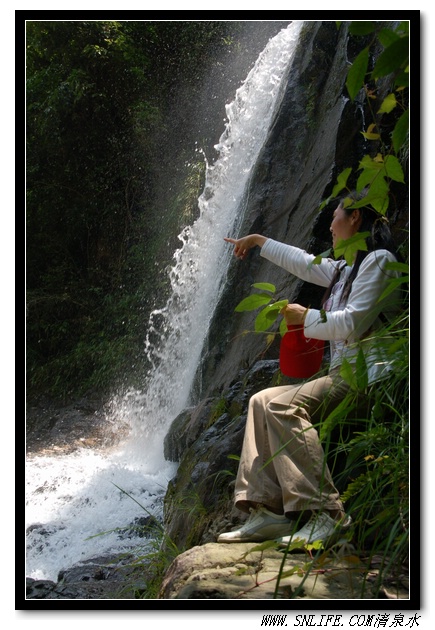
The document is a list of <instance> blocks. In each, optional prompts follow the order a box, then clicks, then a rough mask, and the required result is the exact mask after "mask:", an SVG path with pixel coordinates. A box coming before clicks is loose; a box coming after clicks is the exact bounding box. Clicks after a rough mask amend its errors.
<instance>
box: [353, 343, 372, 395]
mask: <svg viewBox="0 0 435 630" xmlns="http://www.w3.org/2000/svg"><path fill="white" fill-rule="evenodd" d="M355 374H356V383H357V387H358V389H359V390H360V391H362V392H363V391H365V390H366V389H367V386H368V384H369V378H368V374H367V364H366V359H365V356H364V352H363V351H362V349H360V350H359V352H358V355H357V357H356V362H355Z"/></svg>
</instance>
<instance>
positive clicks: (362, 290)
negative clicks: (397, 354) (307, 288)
mask: <svg viewBox="0 0 435 630" xmlns="http://www.w3.org/2000/svg"><path fill="white" fill-rule="evenodd" d="M261 256H263V257H264V258H266V259H267V260H270V261H271V262H273V263H275V264H276V265H278V266H279V267H282V268H283V269H285V270H286V271H289V272H290V273H292V274H293V275H295V276H297V277H298V278H301V279H302V280H305V281H307V282H312V283H313V284H317V285H320V286H322V287H328V286H329V284H330V282H331V280H332V278H333V276H334V274H335V271H336V269H337V267H339V268H340V269H341V274H340V279H339V281H338V283H337V284H336V285H335V288H334V293H333V295H331V297H330V298H329V299H328V300H327V303H326V304H325V307H324V310H325V311H326V313H323V317H322V313H321V311H320V309H315V308H311V307H310V309H309V311H308V313H307V315H306V318H305V323H304V333H305V336H306V337H311V338H314V339H324V340H328V341H329V342H330V349H331V363H330V369H332V368H334V367H337V366H340V365H341V363H342V358H343V357H346V359H347V360H348V361H349V362H350V363H354V362H355V359H356V356H357V354H358V352H359V349H360V348H361V347H362V348H363V351H364V355H365V359H366V364H367V367H368V377H369V383H371V382H373V381H375V380H378V379H379V378H381V377H383V376H386V374H387V372H388V371H389V370H390V369H391V365H390V363H391V360H390V359H389V358H388V357H387V356H386V349H385V342H384V340H382V343H379V341H378V343H376V341H377V340H376V337H375V336H374V335H371V334H370V333H371V332H372V331H373V330H375V329H376V328H380V327H381V325H382V323H381V321H380V320H379V314H380V313H381V312H382V313H383V315H384V316H385V317H386V318H387V319H388V318H389V317H392V316H393V315H394V314H395V313H396V312H397V308H398V307H397V304H398V291H397V290H396V291H395V292H393V293H390V295H388V296H387V297H386V298H385V299H383V300H382V302H380V301H379V298H380V296H381V295H382V293H383V291H384V290H385V289H386V287H387V286H388V283H389V281H390V280H391V278H395V277H398V276H399V272H397V271H392V270H386V269H385V264H386V263H387V262H396V258H395V256H394V255H393V254H392V253H391V252H389V251H388V250H386V249H379V250H376V251H373V252H370V253H369V254H368V255H367V256H366V258H364V260H363V262H362V263H361V265H360V268H359V271H358V274H357V276H356V278H355V279H354V281H353V283H352V289H351V292H350V294H349V296H348V298H347V300H345V302H343V303H340V297H341V293H342V290H343V285H344V281H345V280H346V278H347V277H348V275H349V274H350V272H351V270H352V267H349V266H348V265H347V264H346V262H345V261H343V260H338V261H337V260H333V259H331V258H324V259H322V261H321V263H320V264H312V263H313V260H314V258H315V256H314V255H312V254H308V253H307V252H305V251H304V250H302V249H299V248H298V247H293V246H291V245H286V244H285V243H279V242H278V241H274V240H272V239H268V240H267V241H266V242H265V243H264V245H263V247H262V248H261ZM325 315H326V321H325Z"/></svg>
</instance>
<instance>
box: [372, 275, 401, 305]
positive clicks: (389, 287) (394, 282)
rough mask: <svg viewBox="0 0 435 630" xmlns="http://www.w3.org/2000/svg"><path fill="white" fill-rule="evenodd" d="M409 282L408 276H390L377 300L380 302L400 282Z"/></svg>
mask: <svg viewBox="0 0 435 630" xmlns="http://www.w3.org/2000/svg"><path fill="white" fill-rule="evenodd" d="M407 282H409V276H401V277H400V278H392V279H391V280H390V281H389V282H388V285H387V288H386V289H385V291H384V292H383V293H382V295H381V296H380V298H379V300H378V302H381V301H382V300H383V299H385V298H386V297H387V296H388V295H390V293H393V291H395V290H396V289H397V288H398V287H399V286H400V285H401V284H406V283H407Z"/></svg>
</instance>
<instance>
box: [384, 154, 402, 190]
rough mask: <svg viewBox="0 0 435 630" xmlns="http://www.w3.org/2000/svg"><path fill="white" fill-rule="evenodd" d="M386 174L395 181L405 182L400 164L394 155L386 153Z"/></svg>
mask: <svg viewBox="0 0 435 630" xmlns="http://www.w3.org/2000/svg"><path fill="white" fill-rule="evenodd" d="M384 165H385V170H386V172H387V176H388V177H389V178H390V179H393V180H394V181H395V182H401V183H402V184H404V183H405V177H404V174H403V169H402V166H401V164H400V162H399V160H398V159H397V158H396V156H395V155H387V157H386V158H385V161H384Z"/></svg>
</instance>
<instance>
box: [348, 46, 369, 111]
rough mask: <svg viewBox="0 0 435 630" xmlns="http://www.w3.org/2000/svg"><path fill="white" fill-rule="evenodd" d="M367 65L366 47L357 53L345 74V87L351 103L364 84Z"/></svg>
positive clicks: (367, 53)
mask: <svg viewBox="0 0 435 630" xmlns="http://www.w3.org/2000/svg"><path fill="white" fill-rule="evenodd" d="M368 63H369V49H368V47H367V48H364V50H362V51H361V52H360V53H359V55H358V56H357V58H356V59H355V61H354V62H353V64H352V65H351V67H350V68H349V72H348V73H347V79H346V87H347V91H348V92H349V96H350V98H351V100H352V101H353V100H354V99H355V97H356V95H357V94H358V92H359V91H360V89H361V88H362V86H363V85H364V83H365V78H366V74H367V67H368Z"/></svg>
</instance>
